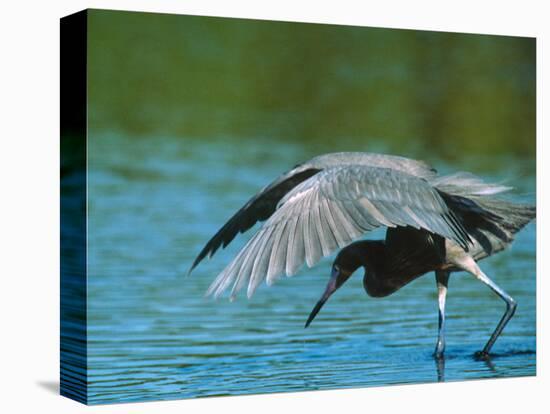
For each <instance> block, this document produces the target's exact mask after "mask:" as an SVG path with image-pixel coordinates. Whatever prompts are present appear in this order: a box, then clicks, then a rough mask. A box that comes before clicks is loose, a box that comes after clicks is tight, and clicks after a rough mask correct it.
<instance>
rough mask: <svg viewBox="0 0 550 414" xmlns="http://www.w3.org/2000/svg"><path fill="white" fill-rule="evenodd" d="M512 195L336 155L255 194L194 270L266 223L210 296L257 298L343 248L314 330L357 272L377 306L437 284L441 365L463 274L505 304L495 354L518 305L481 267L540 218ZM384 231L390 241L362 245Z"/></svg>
mask: <svg viewBox="0 0 550 414" xmlns="http://www.w3.org/2000/svg"><path fill="white" fill-rule="evenodd" d="M508 189H509V188H508V187H503V186H500V185H494V184H488V183H486V182H484V181H483V180H481V179H480V178H478V177H475V176H473V175H472V174H468V173H457V174H453V175H448V176H438V175H437V174H436V172H435V170H434V169H432V168H430V167H429V166H428V165H427V164H425V163H424V162H422V161H416V160H411V159H407V158H403V157H396V156H390V155H381V154H369V153H335V154H326V155H321V156H319V157H316V158H314V159H312V160H310V161H308V162H306V163H303V164H300V165H298V166H296V167H295V168H294V169H292V170H291V171H289V172H287V173H285V174H283V175H282V176H280V177H279V178H277V179H276V180H275V181H274V182H273V183H271V184H270V185H268V186H267V187H265V188H264V189H263V190H261V191H260V192H259V193H258V194H256V195H255V196H254V197H253V198H252V199H251V200H249V202H248V203H247V204H245V206H244V207H243V208H241V210H239V211H238V212H237V213H236V214H235V215H234V216H233V217H232V218H231V219H230V220H229V221H228V222H227V223H226V224H225V225H224V226H223V227H222V228H221V229H220V231H218V233H217V234H216V235H215V236H214V237H213V238H212V239H211V240H210V241H209V242H208V243H207V244H206V246H205V247H204V249H203V250H202V251H201V252H200V254H199V255H198V257H197V259H196V260H195V262H194V263H193V265H192V267H191V270H192V269H193V268H194V267H195V266H196V265H197V264H198V263H199V262H200V261H201V260H202V259H203V258H204V257H206V256H207V255H208V256H212V255H213V254H214V253H215V252H216V251H217V249H218V248H219V247H225V246H226V245H227V244H228V243H230V242H231V240H233V238H234V237H235V236H236V235H237V233H239V232H244V231H246V230H248V229H249V228H250V227H252V226H253V225H254V224H255V223H256V222H258V221H265V222H264V224H263V226H262V227H261V228H260V229H259V230H258V232H257V233H256V234H255V235H254V236H253V237H252V238H251V239H250V240H249V242H248V243H247V244H246V245H245V246H244V248H243V249H242V250H241V251H240V253H239V254H238V255H237V256H236V257H235V259H234V260H233V261H232V262H231V263H230V264H229V265H228V266H227V267H226V268H225V270H224V271H222V272H221V273H220V275H219V276H218V277H217V278H216V280H215V281H214V282H213V283H212V285H211V286H210V288H209V290H208V294H213V295H214V296H216V297H217V296H219V295H220V294H221V293H223V292H224V291H225V290H226V289H228V288H229V286H232V291H231V295H232V297H234V295H236V293H237V292H238V291H239V290H240V289H241V288H243V287H245V286H247V292H248V296H249V297H250V296H251V295H252V294H253V293H254V291H255V289H256V288H257V286H258V285H259V284H260V283H261V282H262V281H263V280H266V282H267V283H268V284H271V283H273V282H274V281H275V280H276V279H277V278H278V277H279V276H280V275H281V274H286V275H287V276H292V275H293V274H295V273H296V272H297V271H298V269H299V268H300V267H301V266H302V265H303V263H304V262H305V263H307V265H308V266H309V267H311V266H313V265H315V263H317V262H318V261H319V260H320V258H321V257H323V256H327V255H330V254H331V253H332V252H334V251H335V250H337V249H338V248H340V249H341V250H340V252H339V254H338V255H337V257H336V260H335V261H334V264H333V269H332V277H331V279H330V281H329V284H328V286H327V288H326V290H325V293H324V294H323V297H322V298H321V300H320V301H319V302H318V303H317V305H316V307H315V308H314V310H313V311H312V313H311V315H310V317H309V319H308V321H307V323H306V326H307V325H309V323H310V322H311V321H312V320H313V318H314V317H315V315H316V314H317V312H318V311H319V310H320V309H321V307H322V306H323V304H324V303H325V302H326V300H327V299H328V297H329V296H330V295H331V294H332V293H333V292H334V291H335V290H336V289H338V288H339V287H340V286H341V285H342V284H343V283H344V282H345V281H346V280H347V279H348V278H349V277H350V276H351V274H352V273H353V272H354V271H355V270H356V269H358V268H359V267H364V268H365V276H364V279H363V285H364V287H365V290H366V292H367V293H368V294H369V295H370V296H373V297H383V296H387V295H390V294H391V293H393V292H395V291H396V290H398V289H400V288H401V287H403V286H404V285H406V284H408V283H409V282H411V281H412V280H414V279H416V278H417V277H419V276H422V275H424V274H426V273H428V272H430V271H434V272H435V274H436V281H437V286H438V295H439V308H440V319H439V321H440V329H439V339H438V344H437V346H436V355H437V356H441V355H442V354H443V350H444V335H443V328H444V321H445V317H444V316H445V315H444V306H445V296H446V291H447V283H448V278H449V274H450V273H451V272H453V271H456V270H465V271H468V272H470V273H471V274H473V275H474V276H475V277H477V278H478V279H479V280H481V281H482V282H483V283H485V284H487V285H488V286H489V287H490V288H491V289H493V290H494V291H495V292H496V293H497V294H499V296H501V297H502V298H503V299H504V300H505V302H506V303H507V311H506V313H505V314H504V316H503V318H502V320H501V322H500V323H499V325H498V326H497V329H496V330H495V332H494V333H493V335H492V336H491V339H490V340H489V342H488V343H487V345H486V346H485V348H484V350H483V353H484V354H487V353H488V352H489V350H490V348H491V347H492V345H493V343H494V341H495V340H496V338H497V337H498V335H499V334H500V332H501V331H502V329H503V328H504V325H505V324H506V323H507V321H508V320H509V319H510V318H511V316H512V315H513V312H514V310H515V306H516V305H515V302H514V301H513V299H512V298H511V297H509V295H507V294H506V293H505V292H504V291H502V290H501V289H500V288H499V287H498V286H497V285H495V284H494V283H493V282H492V281H491V280H490V279H489V278H488V277H487V276H486V275H485V274H484V273H483V272H482V271H481V269H480V268H479V267H478V265H477V261H479V260H482V259H484V258H486V257H488V256H490V255H492V254H494V253H496V252H499V251H501V250H503V249H505V248H506V247H507V246H508V245H509V244H510V243H511V242H512V240H513V237H514V234H515V233H516V232H517V231H519V230H520V229H521V228H523V227H524V226H525V225H526V224H527V223H528V222H529V221H530V220H531V219H532V218H534V216H535V208H534V207H533V206H529V205H524V204H516V203H511V202H508V201H504V200H502V199H500V198H498V197H496V196H495V195H496V194H499V193H502V192H504V191H506V190H508ZM378 227H386V228H387V232H386V238H385V240H359V241H358V239H360V238H361V237H362V236H363V235H364V234H365V233H367V232H369V231H371V230H373V229H375V228H378Z"/></svg>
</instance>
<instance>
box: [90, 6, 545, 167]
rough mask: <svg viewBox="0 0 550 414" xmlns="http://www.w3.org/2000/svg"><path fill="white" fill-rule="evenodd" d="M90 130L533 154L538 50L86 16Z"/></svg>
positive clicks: (529, 43) (193, 20) (450, 37)
mask: <svg viewBox="0 0 550 414" xmlns="http://www.w3.org/2000/svg"><path fill="white" fill-rule="evenodd" d="M91 16H92V19H91V22H90V25H89V29H90V39H92V40H93V41H91V42H90V43H89V80H90V82H89V93H90V107H89V111H90V112H89V116H90V124H91V126H92V127H93V128H98V129H112V128H116V129H119V130H122V131H125V132H127V133H130V134H132V135H147V134H170V135H177V136H181V137H189V136H192V137H202V138H210V137H213V136H223V137H224V138H230V137H234V138H237V139H243V138H254V139H262V140H264V142H265V143H266V144H267V143H272V142H279V141H281V142H285V141H292V142H300V143H302V144H303V145H304V146H312V147H315V148H319V149H320V150H325V149H329V150H330V148H332V147H334V146H335V145H337V143H340V142H342V140H345V142H347V143H349V145H351V146H357V147H363V148H365V149H368V148H369V144H372V143H373V142H374V145H376V143H377V142H378V141H382V142H383V145H385V146H387V147H388V150H390V151H395V150H397V149H399V150H402V149H403V148H404V147H405V148H408V147H413V148H416V147H419V149H418V150H423V149H425V148H428V149H430V151H434V150H436V151H437V152H438V153H440V154H442V155H443V156H445V157H449V158H455V157H457V156H459V155H460V154H463V153H468V152H470V151H471V152H475V153H476V154H487V155H489V156H490V155H492V154H495V153H497V154H502V153H510V152H513V153H514V154H518V155H523V156H529V157H532V156H533V154H534V152H535V39H532V38H519V37H506V36H488V35H475V34H459V33H438V32H423V31H417V30H394V29H381V28H364V27H348V26H333V25H325V24H295V23H288V22H274V21H257V20H241V19H224V18H211V17H200V16H177V15H166V14H149V13H121V12H114V11H99V10H95V11H91Z"/></svg>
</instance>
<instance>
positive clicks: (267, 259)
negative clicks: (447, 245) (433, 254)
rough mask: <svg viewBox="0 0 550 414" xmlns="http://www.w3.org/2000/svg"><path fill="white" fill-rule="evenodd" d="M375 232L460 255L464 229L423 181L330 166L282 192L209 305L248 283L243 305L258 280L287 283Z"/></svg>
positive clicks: (372, 170) (401, 174) (214, 287)
mask: <svg viewBox="0 0 550 414" xmlns="http://www.w3.org/2000/svg"><path fill="white" fill-rule="evenodd" d="M381 226H386V227H396V226H411V227H414V228H417V229H424V230H427V231H429V232H432V233H435V234H439V235H441V236H443V237H445V238H449V239H452V240H454V241H456V242H457V243H459V244H460V245H461V246H463V247H464V248H465V249H467V248H468V241H469V237H468V235H467V233H466V231H465V230H464V227H463V226H462V224H461V223H460V222H459V221H458V220H457V218H456V217H455V216H454V214H453V213H452V211H451V210H449V208H448V207H447V205H446V204H445V202H444V201H443V199H442V197H441V196H440V194H439V192H438V191H437V190H436V189H435V188H434V187H432V186H431V185H430V184H429V183H428V182H427V181H426V180H424V179H422V178H419V177H417V176H413V175H410V174H407V173H404V172H402V171H396V170H393V169H389V168H379V167H370V166H364V165H349V166H337V167H332V168H326V169H324V170H323V171H321V172H319V173H317V174H316V175H315V176H313V177H311V178H309V179H307V180H305V181H303V182H302V183H301V184H299V185H298V186H296V187H295V188H294V189H293V190H291V191H290V192H288V193H287V194H286V195H285V196H284V197H283V198H282V199H281V200H280V201H279V203H278V205H277V209H276V211H275V212H274V213H273V215H272V216H271V217H270V218H269V220H267V221H266V222H265V224H264V225H263V226H262V228H261V229H260V230H259V231H258V232H257V233H256V234H255V235H254V236H253V237H252V238H251V239H250V240H249V241H248V243H247V244H246V245H245V246H244V248H243V249H242V250H241V251H240V252H239V254H238V255H237V256H236V257H235V259H234V260H233V261H232V262H231V263H230V264H229V265H228V266H227V267H226V268H225V269H224V270H223V271H222V273H220V275H219V276H218V277H217V278H216V280H215V281H214V282H213V283H212V285H211V286H210V288H209V289H208V292H207V294H213V295H214V296H216V297H217V296H219V295H221V293H223V292H224V291H225V290H226V289H227V288H228V287H229V286H230V285H231V284H233V288H232V291H231V295H232V297H233V296H234V295H235V294H236V293H237V292H238V291H239V290H240V289H241V288H242V287H243V286H244V285H245V284H247V283H248V291H247V293H248V297H250V296H252V294H253V293H254V291H255V289H256V288H257V287H258V285H259V284H260V283H261V282H262V281H263V280H264V279H266V280H267V283H268V284H271V283H273V281H274V280H275V279H276V278H277V277H278V276H280V275H281V274H282V273H285V274H286V275H287V276H291V275H293V274H295V273H296V272H297V270H298V269H299V268H300V267H301V266H302V265H303V263H304V261H305V262H306V263H307V265H308V266H309V267H311V266H313V265H314V264H315V263H317V262H318V261H319V260H320V259H321V257H323V256H327V255H330V254H331V253H332V252H334V251H335V250H336V249H337V248H342V247H345V246H346V245H348V244H349V243H350V242H352V241H353V240H355V239H357V238H359V237H360V236H362V235H363V234H364V233H365V232H368V231H371V230H373V229H375V228H377V227H381Z"/></svg>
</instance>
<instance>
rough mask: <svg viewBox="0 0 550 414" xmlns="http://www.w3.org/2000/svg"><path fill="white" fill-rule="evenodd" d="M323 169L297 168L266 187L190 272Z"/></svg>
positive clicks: (210, 244)
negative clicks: (295, 188) (292, 190)
mask: <svg viewBox="0 0 550 414" xmlns="http://www.w3.org/2000/svg"><path fill="white" fill-rule="evenodd" d="M319 171H320V170H319V169H315V168H309V167H308V166H305V167H297V168H295V169H293V170H292V171H289V172H288V173H286V174H284V175H282V176H281V177H279V178H278V179H277V180H275V181H274V182H272V183H271V184H269V185H268V186H266V187H264V188H263V189H262V190H261V191H260V192H259V193H258V194H256V195H255V196H254V197H252V198H251V199H250V200H249V201H248V202H247V203H246V204H245V205H244V206H243V207H242V208H241V209H240V210H239V211H237V212H236V213H235V214H234V215H233V217H231V218H230V219H229V221H228V222H227V223H225V224H224V226H223V227H222V228H221V229H220V230H218V232H217V233H216V234H215V235H214V237H212V238H211V239H210V240H209V241H208V243H206V246H204V248H203V249H202V250H201V252H200V253H199V255H198V256H197V257H196V259H195V261H194V262H193V264H192V265H191V268H190V269H189V272H188V273H191V271H192V270H193V269H194V268H195V267H196V266H197V265H198V264H199V263H200V262H201V260H202V259H204V258H205V257H206V256H207V255H208V256H209V257H211V256H212V255H213V254H214V253H216V251H217V250H218V249H219V248H220V247H225V246H227V245H228V244H229V243H231V241H232V240H233V239H234V238H235V236H236V235H237V234H238V233H243V232H245V231H246V230H248V229H249V228H251V227H252V226H254V224H256V223H257V222H258V221H264V220H267V218H269V216H271V215H272V214H273V212H274V211H275V208H276V207H277V203H278V202H279V201H280V200H281V199H282V198H283V197H284V195H285V194H286V193H288V192H289V191H290V190H291V189H293V188H294V187H296V186H297V185H298V184H300V183H301V182H302V181H304V180H307V179H308V178H309V177H311V176H312V175H315V174H317V173H318V172H319Z"/></svg>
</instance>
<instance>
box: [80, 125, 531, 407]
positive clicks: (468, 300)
mask: <svg viewBox="0 0 550 414" xmlns="http://www.w3.org/2000/svg"><path fill="white" fill-rule="evenodd" d="M265 144H266V141H254V140H248V141H237V140H234V139H233V140H231V139H221V138H220V139H218V140H211V141H208V142H204V141H200V140H194V139H182V138H173V137H142V138H132V139H130V138H128V137H125V136H123V135H120V134H115V133H111V134H96V135H93V137H92V139H90V142H89V157H90V161H89V176H88V178H89V187H88V194H89V199H90V201H89V204H88V212H89V221H88V229H89V232H88V243H89V247H88V272H89V273H88V283H89V285H88V331H87V335H88V368H89V376H88V383H89V387H88V392H89V402H90V403H92V404H99V403H112V402H121V401H122V402H130V401H143V400H158V399H178V398H190V397H202V396H214V395H235V394H250V393H268V392H269V393H271V392H285V391H297V390H315V389H334V388H346V387H363V386H381V385H388V384H403V383H418V382H434V381H457V380H465V379H477V378H497V377H512V376H528V375H535V373H536V339H535V333H536V331H535V317H536V311H535V302H536V301H535V287H536V280H535V225H534V223H531V224H529V225H528V226H527V228H526V229H524V230H523V231H522V232H521V233H520V234H519V235H518V236H517V239H516V241H515V243H514V244H513V246H512V247H511V248H510V249H509V250H508V251H506V252H504V253H501V254H499V255H497V256H495V257H493V258H490V259H487V260H485V261H484V262H482V268H483V269H484V270H485V272H486V273H487V274H488V275H489V276H490V277H492V278H493V280H494V281H495V282H496V283H497V284H499V285H500V286H501V287H502V288H504V289H505V290H506V291H507V292H508V293H510V294H511V295H512V296H513V297H514V298H515V299H516V300H517V302H518V309H517V312H516V315H515V316H514V318H513V319H512V320H511V321H510V323H509V324H508V326H507V327H506V329H505V331H504V333H503V335H502V336H501V337H500V338H499V340H498V341H497V343H496V345H495V347H494V348H493V350H494V355H493V357H492V359H491V360H490V361H479V360H476V359H475V358H474V357H473V354H474V352H475V351H477V350H480V349H481V348H482V347H483V345H484V344H485V342H486V340H487V339H488V337H489V335H490V334H491V332H492V330H493V329H494V327H495V326H496V324H497V322H498V320H499V318H500V316H501V314H502V312H503V311H504V304H503V302H502V301H501V300H500V299H499V298H498V297H496V296H495V295H494V294H493V293H492V292H491V291H490V290H489V289H488V288H487V287H485V286H483V285H481V284H480V283H479V282H477V281H476V280H474V278H473V277H471V276H469V275H467V274H465V273H457V274H454V275H453V276H452V278H451V281H450V287H449V295H448V300H447V317H448V319H447V353H446V358H445V361H444V362H443V363H440V364H437V363H436V362H435V361H434V359H433V358H432V351H433V347H434V345H435V340H436V335H437V299H436V289H435V281H434V277H433V275H432V274H429V275H426V276H424V277H421V278H419V279H417V280H416V281H414V282H413V283H411V284H410V285H408V286H406V287H405V288H403V289H402V290H400V291H398V292H397V293H395V294H394V295H392V296H390V297H387V298H383V299H375V298H370V297H367V296H366V295H365V293H364V291H363V288H362V285H361V278H362V275H361V274H360V272H358V273H357V274H356V275H355V276H354V277H353V278H352V279H351V280H350V281H349V282H348V283H347V284H346V286H344V287H343V288H342V289H340V290H339V291H338V292H337V293H335V294H334V295H333V297H332V298H331V299H330V301H329V302H328V303H327V304H326V305H325V307H324V308H323V310H322V311H321V313H320V314H319V315H318V316H317V318H316V319H315V321H314V322H313V323H312V325H311V326H310V327H309V328H308V329H304V327H303V325H304V322H305V320H306V318H307V316H308V314H309V312H310V310H311V308H312V307H313V306H314V304H315V303H316V301H317V299H318V298H319V296H320V294H321V293H322V291H323V290H324V287H325V284H326V282H327V280H328V277H329V272H330V264H331V259H332V258H330V257H329V258H325V259H323V260H322V261H321V262H320V263H319V264H318V265H317V266H316V267H314V268H313V269H308V268H305V267H304V268H303V269H302V270H301V271H300V272H299V273H298V275H297V276H295V277H293V278H284V279H281V280H279V281H278V282H277V284H276V285H275V286H272V287H270V288H268V287H266V286H261V287H260V288H259V289H258V291H257V292H256V294H255V296H254V297H253V298H252V299H251V300H247V299H246V297H245V295H240V296H239V298H238V299H237V300H236V301H235V302H230V301H229V300H227V298H223V299H220V300H218V301H214V300H210V299H205V298H204V293H205V291H206V289H207V287H208V285H209V284H210V282H211V281H212V280H213V279H214V277H215V276H216V275H217V274H218V272H220V271H221V270H222V269H223V268H224V266H225V265H226V264H227V263H228V262H229V261H230V259H231V258H232V257H233V255H234V254H236V252H238V250H239V248H240V247H242V246H243V245H244V243H245V241H246V240H247V239H248V237H249V235H250V234H251V233H252V232H250V233H247V234H245V235H240V236H239V237H237V239H236V240H235V241H234V242H233V243H232V244H231V245H230V246H229V247H228V248H227V249H226V250H223V251H220V252H218V253H217V254H216V255H215V256H214V257H213V258H212V259H211V260H207V261H205V262H203V263H201V264H200V265H199V267H198V268H197V269H196V270H195V271H194V272H193V274H192V275H191V276H190V277H186V276H185V273H186V271H187V269H188V267H189V266H190V264H191V262H192V261H193V259H194V257H195V256H196V254H197V253H198V252H199V251H200V249H201V248H202V246H203V245H204V243H206V242H207V241H208V239H209V238H210V237H211V236H212V235H213V234H214V233H215V231H217V230H218V228H219V227H220V226H221V225H222V224H223V223H224V222H225V220H227V219H228V218H229V217H230V215H231V214H233V212H235V211H236V209H238V208H239V207H240V206H241V205H242V204H244V202H246V201H247V200H248V198H249V197H250V196H251V195H252V194H254V193H255V192H256V191H258V190H259V189H260V188H261V187H262V186H264V185H265V184H267V183H268V182H270V181H271V180H272V179H273V178H274V177H276V176H277V175H279V174H280V173H281V172H283V171H285V170H287V169H289V168H290V167H292V166H293V165H294V164H296V163H297V162H299V161H302V160H305V159H308V158H309V157H311V156H312V155H314V154H317V153H321V152H328V151H330V149H324V148H317V149H315V151H313V150H311V149H308V148H307V147H303V146H300V145H298V144H292V143H288V142H287V143H284V144H283V143H274V144H273V145H265ZM341 146H342V148H338V150H344V148H345V142H344V143H341ZM353 149H359V148H353ZM362 149H363V150H366V148H362ZM381 149H382V150H383V149H384V148H381ZM333 150H334V149H333ZM369 150H371V151H373V148H372V147H369ZM374 150H379V148H375V149H374ZM394 152H395V151H394ZM403 155H407V154H403ZM422 157H423V158H424V159H426V160H428V161H430V162H431V163H433V164H434V166H436V167H437V168H438V169H439V170H440V171H452V170H455V169H467V170H468V169H469V170H471V171H476V172H478V173H480V174H483V175H484V176H488V177H492V178H494V179H497V180H499V181H500V180H508V182H510V183H511V184H513V185H514V186H516V187H518V188H519V193H521V194H523V195H524V197H523V199H524V200H530V201H534V188H535V186H534V169H533V168H532V166H529V165H528V166H527V167H526V166H525V163H524V162H522V161H521V160H514V159H510V158H507V159H494V158H493V159H492V160H491V162H486V160H484V161H483V162H480V160H479V159H467V160H460V161H456V162H453V163H452V164H447V163H445V162H443V161H441V160H438V159H437V157H436V156H435V155H434V156H433V157H431V156H429V154H425V153H424V154H422ZM480 165H482V168H481V170H480V168H479V166H480ZM476 167H478V168H476ZM368 237H369V238H381V237H383V232H380V231H377V232H376V233H373V234H371V235H369V236H368Z"/></svg>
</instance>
